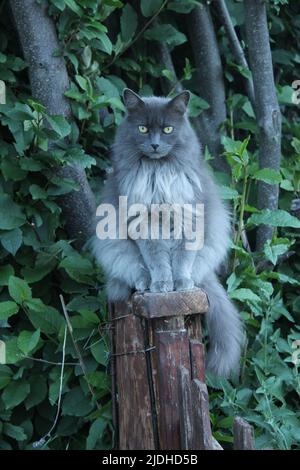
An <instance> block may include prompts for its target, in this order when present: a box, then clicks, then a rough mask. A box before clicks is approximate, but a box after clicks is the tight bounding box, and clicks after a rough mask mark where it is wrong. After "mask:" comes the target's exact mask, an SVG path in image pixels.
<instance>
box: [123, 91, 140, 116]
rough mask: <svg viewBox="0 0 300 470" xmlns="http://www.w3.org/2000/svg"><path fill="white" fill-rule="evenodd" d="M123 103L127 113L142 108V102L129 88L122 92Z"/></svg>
mask: <svg viewBox="0 0 300 470" xmlns="http://www.w3.org/2000/svg"><path fill="white" fill-rule="evenodd" d="M123 102H124V104H125V106H126V108H127V110H128V111H133V110H134V109H136V108H140V107H142V106H144V101H143V100H142V98H140V97H139V95H137V94H136V93H135V92H134V91H132V90H130V89H129V88H125V89H124V90H123Z"/></svg>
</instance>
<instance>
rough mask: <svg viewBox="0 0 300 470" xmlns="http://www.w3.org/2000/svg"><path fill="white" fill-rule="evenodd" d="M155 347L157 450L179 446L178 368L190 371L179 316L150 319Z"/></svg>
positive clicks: (186, 341) (186, 338) (185, 334)
mask: <svg viewBox="0 0 300 470" xmlns="http://www.w3.org/2000/svg"><path fill="white" fill-rule="evenodd" d="M154 344H155V346H156V351H155V355H156V367H157V395H158V397H157V399H158V401H159V403H160V406H159V407H158V432H159V442H160V448H161V449H180V445H181V438H180V424H179V423H180V403H179V397H178V373H177V370H178V367H180V366H183V367H185V368H186V369H187V370H188V371H189V374H190V360H189V339H188V335H187V331H186V329H185V328H184V319H183V317H173V318H170V319H163V320H156V321H155V322H154Z"/></svg>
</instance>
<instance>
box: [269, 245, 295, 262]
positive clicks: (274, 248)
mask: <svg viewBox="0 0 300 470" xmlns="http://www.w3.org/2000/svg"><path fill="white" fill-rule="evenodd" d="M288 249H289V245H288V244H280V243H279V244H276V245H272V244H270V242H269V243H266V244H265V247H264V253H265V255H266V258H267V259H268V260H269V261H271V263H273V264H274V265H275V264H276V263H277V260H278V256H280V255H283V254H284V253H286V252H287V250H288Z"/></svg>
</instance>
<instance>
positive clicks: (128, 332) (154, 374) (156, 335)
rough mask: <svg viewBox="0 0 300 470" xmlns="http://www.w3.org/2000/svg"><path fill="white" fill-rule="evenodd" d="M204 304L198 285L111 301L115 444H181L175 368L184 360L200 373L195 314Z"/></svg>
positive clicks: (121, 446) (198, 326) (198, 327)
mask: <svg viewBox="0 0 300 470" xmlns="http://www.w3.org/2000/svg"><path fill="white" fill-rule="evenodd" d="M207 308H208V302H207V298H206V294H205V293H204V292H203V291H202V290H201V289H193V290H191V291H186V292H168V293H161V294H153V293H145V294H143V295H142V294H138V293H136V294H134V295H133V296H132V299H131V301H130V302H127V303H119V304H115V305H114V309H113V315H112V316H113V318H112V324H113V328H112V332H113V338H111V341H112V343H113V345H114V350H113V351H112V360H113V365H114V367H113V369H114V374H115V381H114V383H115V389H116V390H115V395H116V400H115V402H116V404H117V406H116V408H117V410H116V411H115V413H114V414H115V416H117V421H118V424H117V427H118V431H119V438H118V448H119V449H154V448H156V449H180V448H181V435H180V406H179V398H178V393H179V392H178V389H179V387H178V380H179V378H178V372H177V370H178V366H183V367H185V369H186V370H188V374H189V377H190V378H191V377H192V373H193V374H196V375H197V377H198V376H200V377H203V374H204V363H203V348H202V345H201V336H199V335H201V324H200V319H199V318H197V317H199V315H198V314H199V313H204V312H206V311H207ZM196 318H197V319H196ZM197 335H198V339H196V338H197ZM190 338H192V339H190ZM192 341H193V343H192ZM199 361H200V363H199ZM196 362H197V366H196ZM193 370H194V372H193Z"/></svg>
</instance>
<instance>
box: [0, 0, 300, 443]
mask: <svg viewBox="0 0 300 470" xmlns="http://www.w3.org/2000/svg"><path fill="white" fill-rule="evenodd" d="M198 3H199V2H196V1H193V0H186V1H178V0H177V1H176V0H175V1H169V2H164V7H163V11H162V12H161V13H160V15H159V23H156V22H152V23H151V24H150V26H149V27H148V28H147V29H146V30H145V32H143V34H140V31H141V29H142V25H143V24H145V23H146V21H148V20H149V19H151V18H152V16H153V15H155V13H156V12H157V11H158V10H159V9H160V7H161V6H162V4H163V2H162V0H147V1H145V0H142V1H141V2H133V3H132V4H134V5H135V7H133V6H131V5H130V4H129V3H128V2H121V1H119V0H103V1H102V2H99V1H97V0H51V1H50V14H51V15H52V16H53V18H54V19H55V23H56V26H57V31H58V34H59V38H60V41H61V51H60V52H61V53H62V54H63V56H64V57H65V60H66V63H67V67H68V72H69V76H70V79H71V86H70V89H69V91H68V92H67V96H68V97H69V98H70V101H71V103H72V110H73V113H74V116H75V118H76V123H75V122H73V123H72V124H70V123H68V122H66V121H65V119H64V118H62V117H58V116H57V117H51V118H49V117H47V115H46V114H45V111H44V109H43V107H42V106H41V105H40V104H39V103H36V102H34V101H33V100H32V98H31V96H30V88H29V84H28V78H27V73H26V64H25V63H24V61H23V60H22V59H21V52H20V50H19V46H18V42H17V39H16V36H15V33H14V30H13V27H12V24H11V22H10V20H9V18H8V15H7V10H6V9H5V8H4V2H3V1H1V2H0V8H1V19H0V22H1V32H0V79H1V80H3V81H4V82H5V83H6V85H7V104H6V105H2V106H0V121H1V129H0V157H1V159H0V162H1V163H0V165H1V176H0V337H1V340H2V341H5V343H6V349H7V364H5V365H0V449H32V448H33V447H35V448H39V449H47V448H48V449H109V448H111V446H112V445H113V440H114V432H113V428H112V424H111V403H110V383H109V375H108V372H109V351H108V340H107V329H108V324H107V311H106V303H105V295H104V293H103V276H102V274H101V271H100V270H99V268H98V267H96V266H95V265H94V262H93V260H92V258H91V256H90V255H89V253H87V252H84V251H83V252H78V251H77V250H76V249H75V247H74V243H73V241H72V240H70V239H68V237H67V234H66V232H65V230H64V220H63V217H62V216H61V211H60V208H59V205H58V203H57V198H58V196H59V195H61V194H65V193H66V192H68V191H70V190H72V189H74V187H75V189H76V185H74V182H72V181H68V180H61V179H58V178H56V177H54V175H53V168H54V167H56V166H57V165H62V164H69V163H70V164H73V163H77V164H79V165H81V166H82V167H84V168H86V171H87V173H88V175H89V180H90V184H91V186H92V188H93V190H94V191H95V194H96V195H97V194H98V193H99V190H100V188H101V185H102V184H103V179H104V177H105V169H106V168H107V167H108V166H109V145H110V144H111V142H112V139H113V135H114V130H115V126H116V125H118V124H119V122H120V121H121V119H122V112H123V111H124V107H123V104H122V102H121V99H120V94H121V91H122V89H123V88H124V87H125V86H130V87H132V88H134V89H135V90H136V91H138V92H140V93H142V94H144V95H148V94H152V93H156V94H160V93H161V77H164V79H165V80H170V79H172V73H171V71H170V70H168V69H167V68H166V67H165V65H164V64H161V63H158V62H157V59H156V55H155V48H156V47H157V45H158V44H159V41H163V42H164V43H166V44H167V45H168V46H169V48H170V50H171V52H172V57H173V60H174V62H175V66H176V70H177V74H178V77H179V79H180V80H181V82H182V84H183V86H184V87H185V88H188V89H189V90H191V92H192V93H193V95H192V101H191V106H190V115H191V116H194V117H195V116H197V115H199V113H201V112H202V110H203V109H205V108H207V103H206V102H205V101H203V99H201V96H199V95H198V94H197V83H196V76H195V70H194V65H193V55H192V51H191V46H190V43H189V41H188V37H187V30H188V28H187V25H186V23H185V19H186V15H187V14H188V13H190V12H191V11H192V10H193V8H194V7H195V6H197V4H198ZM227 3H228V6H229V7H230V12H231V14H232V18H233V21H234V24H235V25H237V27H238V28H239V29H240V32H241V34H242V35H243V28H244V15H243V5H242V3H241V2H234V1H233V0H230V1H228V2H227ZM295 3H297V2H292V1H291V2H288V1H287V0H281V1H278V0H277V1H273V2H271V4H270V5H269V11H268V15H269V24H270V35H271V47H272V51H273V61H274V67H275V77H276V84H277V91H278V96H279V100H280V104H281V109H282V112H283V145H282V167H281V170H280V172H275V171H271V170H270V171H268V170H263V171H262V170H261V171H259V170H258V160H257V134H258V126H257V123H256V121H255V118H254V114H253V110H252V108H251V105H250V103H249V100H248V99H247V97H246V96H245V94H244V91H243V88H241V86H240V77H241V75H245V74H246V72H245V70H243V69H241V68H240V67H237V66H236V65H235V63H234V58H233V57H232V54H231V51H230V49H229V45H228V40H227V38H226V35H225V33H224V30H223V28H222V27H221V25H219V24H218V18H215V22H216V25H217V26H218V40H219V43H220V48H221V52H222V60H223V66H224V76H225V80H226V91H227V110H228V119H227V121H226V123H225V125H224V128H223V129H222V134H223V145H224V158H226V159H227V160H228V162H229V164H230V166H231V168H232V176H227V175H225V174H222V173H220V174H216V177H217V179H218V181H219V183H220V185H221V188H222V194H223V197H224V198H225V199H226V200H228V201H229V202H230V203H231V205H232V209H233V223H234V228H235V237H234V242H233V250H232V256H231V258H230V260H229V268H228V272H229V273H231V274H230V276H229V277H228V279H227V280H225V281H224V282H227V287H228V292H229V295H230V297H231V298H232V299H235V300H236V302H237V304H238V307H239V309H240V311H241V315H242V317H243V319H244V321H245V325H246V329H247V338H248V340H247V345H246V347H245V350H244V353H243V358H242V367H241V374H240V377H239V379H238V380H237V381H236V382H235V383H230V382H228V381H226V380H223V381H219V380H216V379H214V378H213V377H208V384H209V387H210V401H211V419H212V426H213V431H214V435H215V437H216V438H217V439H218V440H219V441H220V443H221V444H222V445H223V446H229V447H230V446H231V443H232V421H233V417H234V416H235V415H240V416H243V417H245V418H246V419H248V420H249V422H250V423H252V424H253V425H254V427H255V433H256V445H257V447H258V448H263V447H273V448H276V449H290V448H300V445H299V442H300V416H299V414H300V411H299V410H300V407H299V394H300V379H299V368H298V366H297V365H295V364H294V363H293V361H292V354H293V352H294V350H293V346H292V343H293V341H295V340H297V339H298V340H300V328H299V318H300V300H299V297H298V292H299V285H300V272H299V271H300V261H299V256H298V254H297V253H298V247H299V227H300V222H299V220H297V218H295V217H294V216H292V215H291V214H290V204H291V201H292V199H293V198H295V197H297V196H298V195H299V189H300V185H299V175H300V127H299V105H298V108H297V106H296V105H295V104H292V100H291V96H292V91H293V90H292V88H291V84H292V82H293V81H294V80H296V79H300V47H299V37H300V14H299V9H298V12H297V7H296V6H295ZM141 18H142V19H143V22H141ZM107 19H108V20H109V24H110V25H111V28H112V29H111V30H110V32H109V33H108V31H107V27H106V26H105V22H106V21H107ZM46 121H48V123H49V124H50V127H51V129H49V128H47V129H46V128H45V126H44V124H45V122H46ZM67 136H68V138H69V140H70V145H68V146H65V145H64V144H63V142H62V140H63V139H64V138H65V137H67ZM50 138H51V139H52V140H53V139H54V140H56V141H57V144H58V146H57V148H56V149H55V151H54V150H52V151H49V149H48V140H49V139H50ZM206 158H207V159H209V154H208V152H206ZM258 180H263V181H266V182H270V183H278V184H280V209H279V210H278V211H275V212H274V213H271V214H270V213H268V212H262V213H260V212H259V211H258V210H257V208H256V207H255V205H256V200H255V196H256V185H257V181H258ZM261 222H268V223H271V224H272V225H273V226H274V227H277V229H276V231H275V235H274V238H273V240H272V242H270V243H268V244H267V245H266V246H265V248H264V251H263V252H261V253H257V252H255V251H254V248H253V245H254V243H253V242H254V234H255V227H256V225H257V224H258V223H261ZM244 231H246V233H247V236H248V239H249V242H250V245H251V246H252V252H251V253H250V252H249V251H247V250H246V249H245V248H244V245H243V243H242V240H241V238H242V235H243V233H244ZM289 251H292V252H294V253H292V254H291V256H290V257H288V259H287V260H286V261H284V262H282V263H279V260H280V259H281V258H280V256H281V255H283V254H285V253H287V252H289ZM59 295H62V296H63V298H64V301H65V303H66V305H67V310H68V313H69V317H70V322H71V324H72V329H73V340H75V341H76V344H77V345H78V347H79V349H80V354H81V357H82V361H83V362H84V365H85V367H84V371H83V370H82V367H81V366H80V363H79V358H78V353H77V351H76V349H75V348H74V344H73V340H72V337H71V335H70V333H69V331H67V330H66V321H65V317H64V315H63V310H62V305H61V302H60V298H59ZM62 362H65V366H64V370H63V375H62V365H61V364H62Z"/></svg>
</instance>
